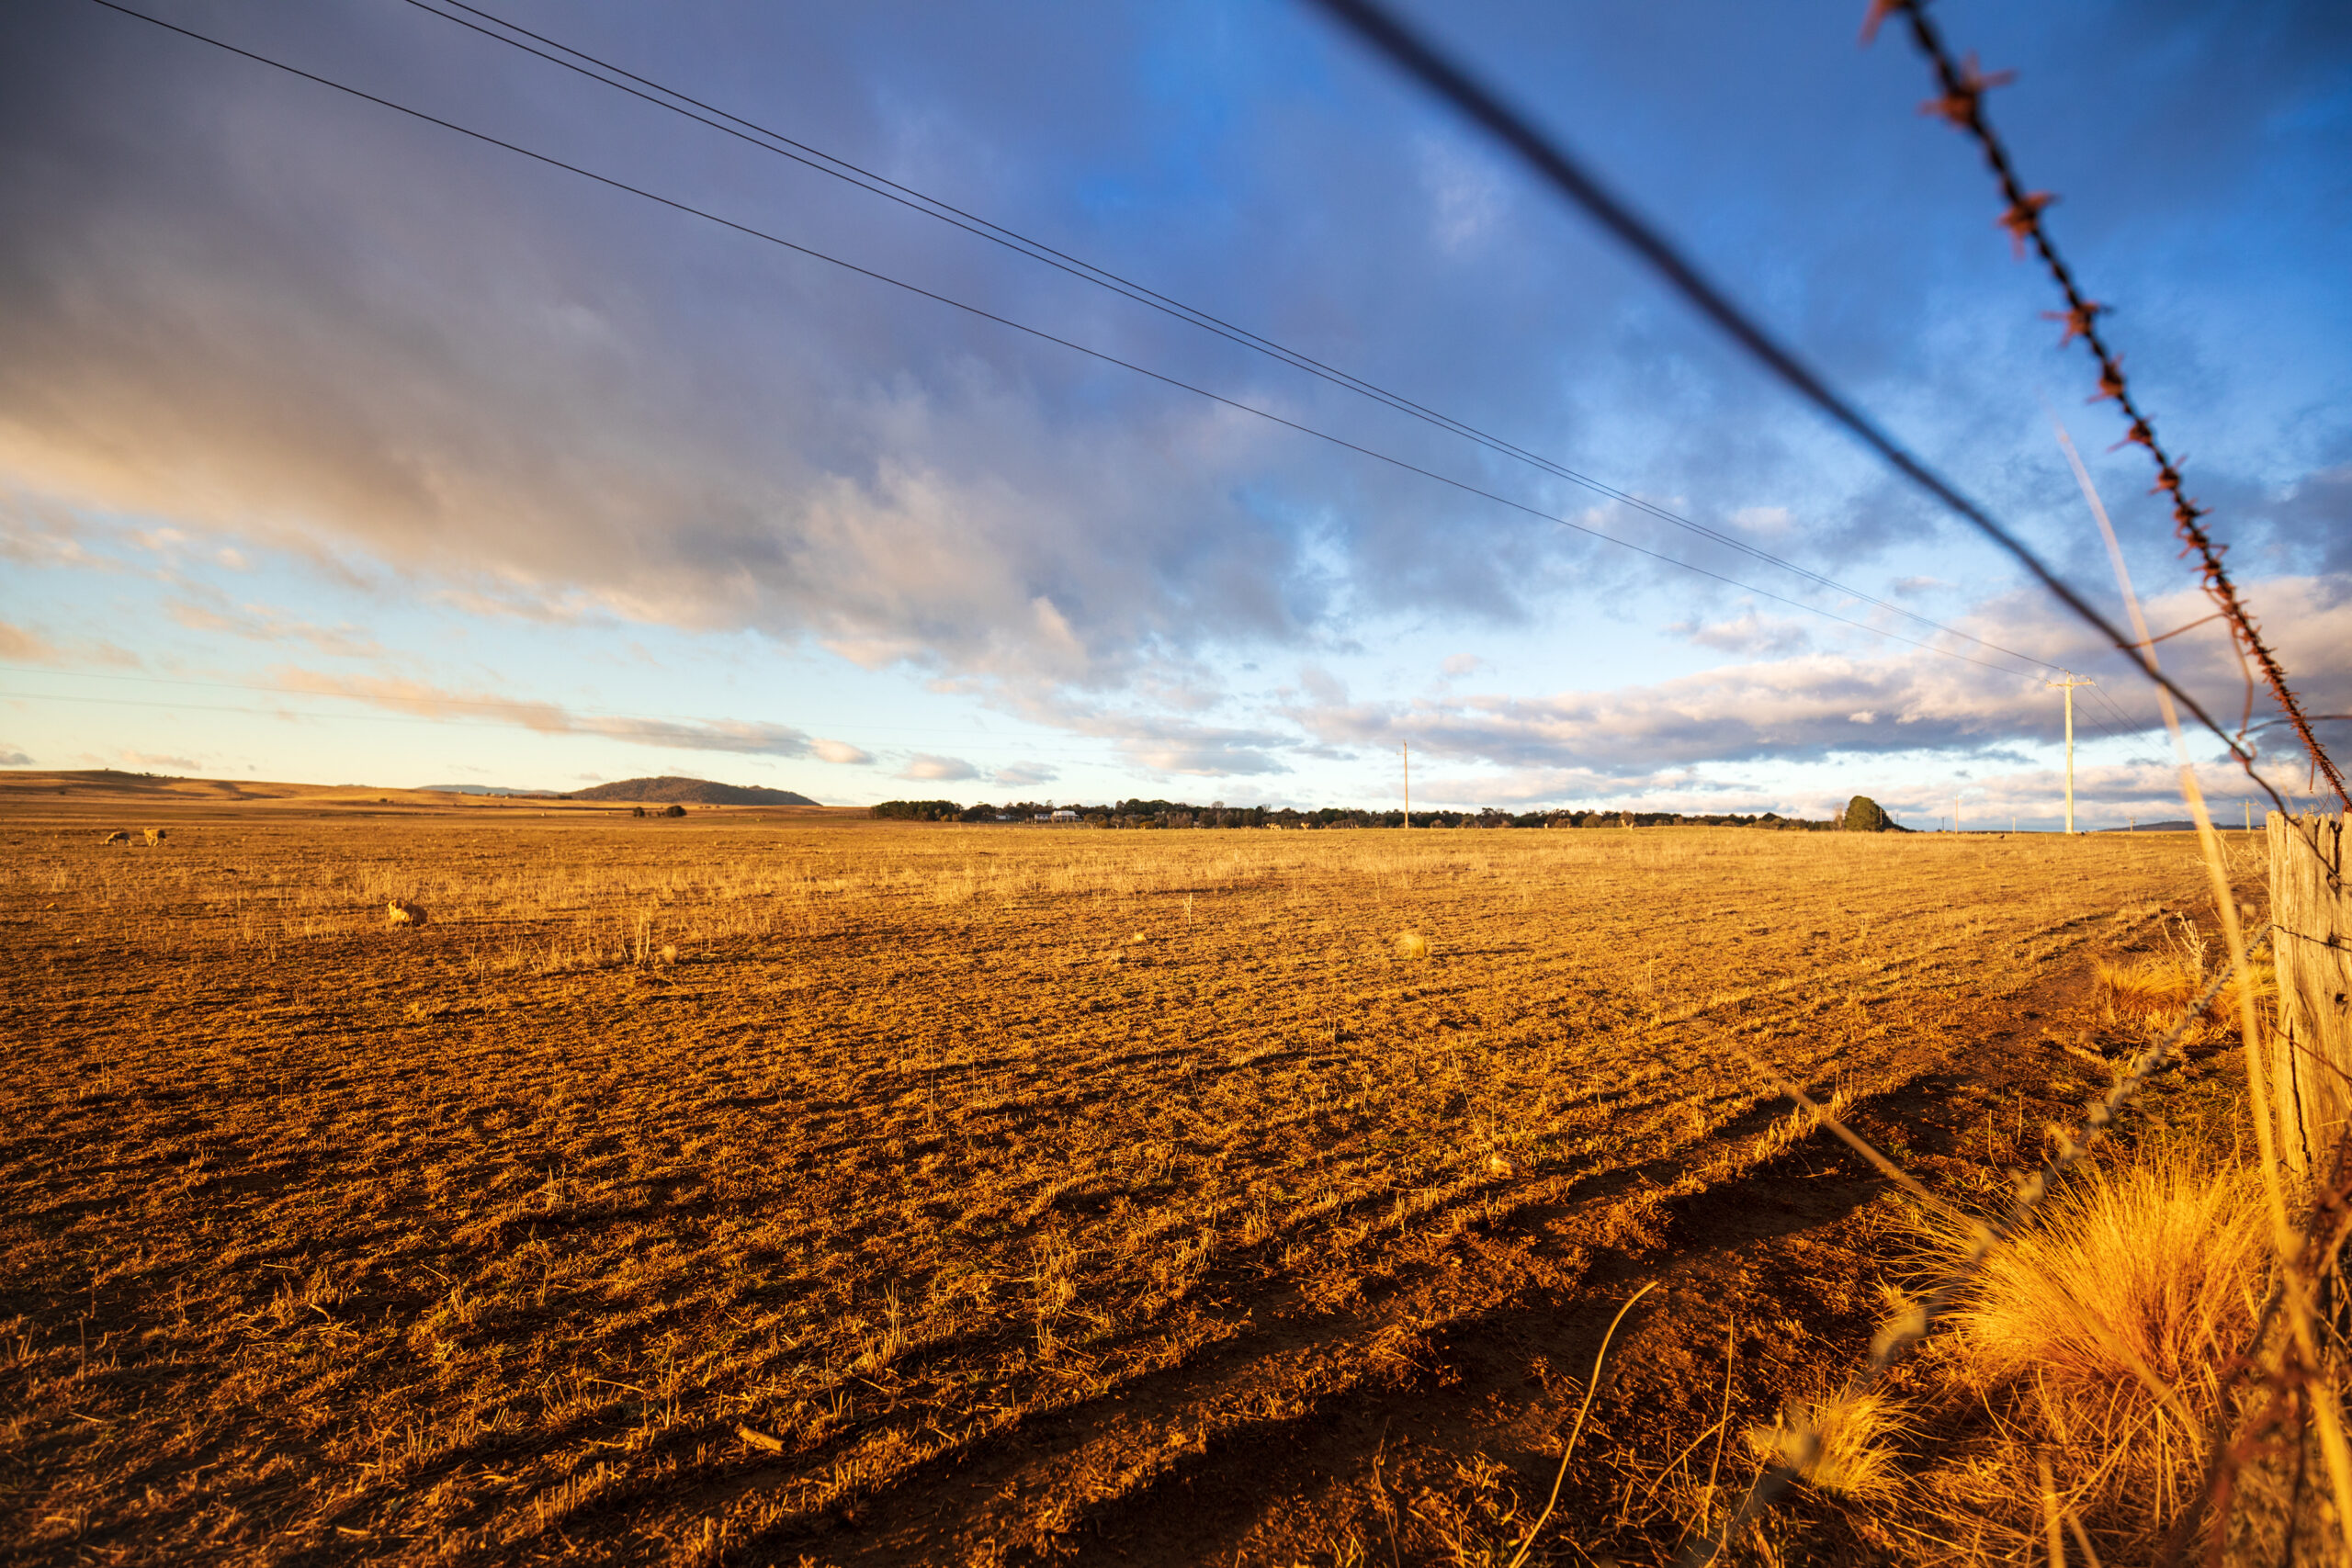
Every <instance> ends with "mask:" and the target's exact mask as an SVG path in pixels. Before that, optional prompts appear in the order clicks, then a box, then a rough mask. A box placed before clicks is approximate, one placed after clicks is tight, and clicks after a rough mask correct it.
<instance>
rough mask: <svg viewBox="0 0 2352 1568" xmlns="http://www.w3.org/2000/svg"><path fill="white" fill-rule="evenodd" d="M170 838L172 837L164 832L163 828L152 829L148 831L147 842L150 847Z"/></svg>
mask: <svg viewBox="0 0 2352 1568" xmlns="http://www.w3.org/2000/svg"><path fill="white" fill-rule="evenodd" d="M170 837H171V835H170V834H169V833H166V832H165V831H164V829H161V828H150V829H147V842H148V844H149V845H150V846H153V845H155V844H160V843H162V842H163V841H164V840H165V839H168V838H170Z"/></svg>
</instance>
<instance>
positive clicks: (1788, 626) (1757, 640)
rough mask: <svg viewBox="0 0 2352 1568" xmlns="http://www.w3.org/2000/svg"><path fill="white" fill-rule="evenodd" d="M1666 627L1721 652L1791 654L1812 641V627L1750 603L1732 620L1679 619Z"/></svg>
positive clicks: (1705, 646) (1807, 646)
mask: <svg viewBox="0 0 2352 1568" xmlns="http://www.w3.org/2000/svg"><path fill="white" fill-rule="evenodd" d="M1666 629H1667V630H1668V632H1670V633H1672V634H1673V635H1674V636H1676V637H1686V638H1688V639H1689V640H1690V641H1691V642H1693V643H1695V644H1697V645H1698V646H1699V647H1701V648H1712V649H1715V650H1716V651H1718V652H1722V653H1746V654H1774V653H1793V652H1796V651H1797V650H1798V649H1804V648H1809V647H1811V646H1812V644H1813V629H1812V628H1811V627H1810V626H1806V625H1805V624H1804V623H1803V622H1801V621H1796V620H1792V619H1790V618H1788V617H1786V616H1766V615H1758V613H1757V612H1756V610H1755V609H1754V608H1753V607H1752V606H1751V607H1750V608H1749V609H1748V610H1747V613H1746V614H1744V615H1740V616H1738V617H1736V619H1733V620H1727V621H1715V622H1712V623H1709V624H1707V625H1705V626H1702V625H1700V624H1699V623H1697V622H1695V621H1679V622H1677V623H1676V624H1674V625H1673V626H1668V627H1667V628H1666Z"/></svg>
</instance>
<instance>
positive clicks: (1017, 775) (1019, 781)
mask: <svg viewBox="0 0 2352 1568" xmlns="http://www.w3.org/2000/svg"><path fill="white" fill-rule="evenodd" d="M1058 776H1059V775H1057V773H1055V772H1054V770H1053V769H1051V768H1048V767H1044V766H1041V765H1039V764H1037V763H1034V762H1016V763H1014V764H1013V765H1012V767H1009V768H999V769H998V770H997V771H996V772H995V773H991V774H989V777H990V778H991V779H993V780H994V781H995V782H996V783H998V784H1003V785H1005V786H1006V787H1007V788H1009V789H1027V788H1029V787H1031V786H1032V785H1034V784H1051V783H1052V782H1053V781H1054V780H1055V779H1056V778H1057V777H1058Z"/></svg>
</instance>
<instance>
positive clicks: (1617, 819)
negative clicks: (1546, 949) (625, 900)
mask: <svg viewBox="0 0 2352 1568" xmlns="http://www.w3.org/2000/svg"><path fill="white" fill-rule="evenodd" d="M868 814H869V815H870V816H873V817H876V818H881V819H883V820H886V821H902V822H1030V823H1035V822H1053V821H1057V820H1058V821H1061V822H1064V823H1077V824H1080V825H1082V826H1086V827H1091V828H1138V829H1140V828H1306V829H1334V828H1403V827H1407V826H1410V827H1414V828H1760V829H1767V830H1773V831H1780V832H1794V833H1828V832H1837V831H1838V830H1840V829H1847V830H1850V831H1856V832H1885V831H1894V832H1902V831H1905V830H1906V829H1902V828H1899V827H1897V826H1896V825H1895V822H1894V818H1891V817H1889V816H1888V815H1887V814H1886V813H1885V812H1884V811H1883V810H1882V809H1881V808H1880V807H1879V805H1878V803H1877V802H1876V801H1873V800H1871V798H1870V797H1869V796H1868V795H1856V796H1854V798H1853V799H1852V800H1851V801H1850V802H1849V803H1848V805H1847V807H1846V809H1845V810H1844V811H1842V812H1840V813H1839V814H1838V816H1837V817H1835V818H1830V819H1829V820H1827V821H1816V820H1811V819H1807V818H1797V817H1782V816H1781V815H1780V814H1779V813H1777V812H1771V811H1767V812H1765V813H1763V814H1762V815H1760V816H1741V815H1739V814H1737V813H1724V814H1722V815H1712V816H1710V815H1697V816H1694V815H1688V814H1684V813H1679V812H1673V811H1634V810H1630V809H1623V808H1617V807H1610V808H1607V809H1601V810H1571V809H1568V808H1566V807H1555V808H1551V809H1545V810H1536V811H1521V812H1509V811H1498V810H1494V809H1491V808H1488V809H1485V810H1479V811H1416V812H1414V813H1413V817H1412V821H1411V822H1410V823H1409V824H1408V823H1407V821H1406V819H1405V814H1404V813H1403V812H1402V811H1368V810H1364V809H1362V808H1360V807H1346V806H1326V807H1319V808H1318V809H1317V810H1313V811H1298V810H1295V809H1293V808H1291V807H1286V806H1285V807H1271V806H1227V805H1226V804H1225V802H1223V801H1221V800H1218V801H1212V802H1210V803H1209V804H1208V805H1206V806H1198V805H1194V804H1193V803H1192V802H1190V801H1182V800H1120V801H1114V802H1112V803H1110V804H1108V805H1102V806H1082V805H1076V804H1072V805H1066V806H1055V805H1052V804H1050V803H1047V802H1041V801H1031V800H1023V801H1013V802H1010V803H1007V804H1005V805H1001V806H991V805H989V804H986V803H980V804H977V805H971V806H966V805H962V804H960V803H958V802H956V801H953V800H886V801H884V802H883V803H882V804H881V805H879V806H876V807H869V808H868Z"/></svg>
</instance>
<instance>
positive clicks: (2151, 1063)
mask: <svg viewBox="0 0 2352 1568" xmlns="http://www.w3.org/2000/svg"><path fill="white" fill-rule="evenodd" d="M2270 934H2271V926H2270V923H2269V922H2268V921H2267V920H2266V921H2264V922H2263V924H2262V927H2261V929H2260V930H2258V931H2256V932H2255V934H2254V936H2253V937H2252V938H2251V939H2250V940H2249V941H2248V942H2246V944H2245V952H2246V956H2247V957H2249V958H2251V957H2252V956H2253V955H2254V953H2255V951H2256V949H2258V948H2259V947H2261V945H2262V944H2263V942H2266V941H2267V940H2268V939H2269V937H2270ZM2235 976H2236V971H2235V970H2234V969H2223V970H2222V971H2221V972H2220V973H2219V974H2217V975H2216V976H2213V978H2212V980H2211V981H2210V982H2209V983H2208V984H2207V985H2206V987H2205V989H2204V990H2203V991H2202V992H2201V993H2199V996H2198V998H2197V999H2196V1000H2194V1001H2192V1002H2190V1003H2189V1004H2188V1011H2187V1012H2185V1013H2183V1014H2182V1015H2181V1019H2180V1021H2179V1022H2178V1023H2177V1024H2175V1025H2173V1027H2172V1031H2171V1032H2169V1033H2167V1034H2166V1035H2165V1037H2164V1038H2163V1039H2162V1040H2159V1041H2157V1042H2156V1043H2154V1044H2153V1045H2151V1046H2149V1047H2148V1048H2147V1049H2145V1050H2143V1051H2142V1052H2140V1053H2138V1054H2137V1055H2134V1056H2133V1057H2132V1058H2131V1061H2130V1062H2128V1063H2126V1064H2125V1066H2124V1069H2123V1071H2122V1073H2121V1074H2120V1075H2119V1076H2118V1077H2116V1080H2115V1084H2114V1086H2113V1087H2112V1088H2110V1089H2109V1090H2108V1091H2107V1093H2106V1095H2105V1096H2103V1097H2102V1098H2101V1099H2099V1100H2098V1101H2097V1102H2095V1103H2094V1104H2093V1105H2092V1106H2091V1107H2090V1109H2089V1111H2086V1113H2085V1115H2084V1117H2083V1130H2082V1135H2081V1136H2080V1138H2079V1139H2077V1138H2076V1137H2074V1136H2072V1135H2070V1134H2067V1133H2066V1132H2065V1131H2064V1130H2063V1129H2061V1128H2059V1127H2057V1126H2056V1125H2055V1124H2053V1125H2052V1127H2051V1132H2052V1133H2053V1134H2056V1139H2057V1148H2056V1150H2055V1152H2053V1153H2052V1155H2051V1156H2050V1157H2049V1158H2047V1159H2045V1160H2043V1161H2042V1162H2041V1166H2040V1167H2039V1168H2036V1169H2035V1170H2034V1171H2033V1172H2031V1173H2030V1175H2027V1176H2025V1177H2022V1178H2020V1179H2018V1188H2017V1194H2016V1196H2015V1197H2014V1198H2012V1199H2011V1200H2010V1201H2009V1208H2008V1212H2007V1213H2005V1214H2003V1215H2002V1216H2001V1217H2000V1218H1999V1219H1997V1220H1993V1221H1988V1222H1986V1223H1985V1224H1981V1225H1979V1226H1978V1227H1977V1229H1976V1233H1975V1235H1974V1236H1973V1238H1972V1239H1971V1240H1970V1242H1969V1244H1968V1247H1967V1250H1966V1251H1964V1252H1963V1253H1962V1254H1961V1256H1960V1258H1959V1259H1958V1260H1957V1261H1956V1262H1954V1263H1953V1264H1952V1266H1951V1268H1950V1269H1947V1270H1945V1272H1944V1275H1943V1277H1942V1278H1941V1279H1939V1280H1937V1281H1936V1283H1935V1285H1934V1287H1933V1288H1932V1289H1930V1290H1929V1291H1928V1292H1927V1294H1926V1295H1924V1296H1922V1297H1920V1298H1919V1299H1918V1300H1917V1301H1916V1302H1914V1303H1912V1304H1911V1305H1910V1306H1909V1307H1908V1308H1907V1309H1906V1310H1905V1311H1903V1312H1901V1313H1899V1314H1896V1315H1895V1316H1894V1317H1893V1318H1892V1319H1890V1320H1889V1321H1888V1322H1887V1323H1886V1324H1885V1325H1883V1326H1882V1327H1881V1328H1880V1329H1879V1331H1878V1335H1877V1337H1875V1338H1874V1339H1872V1340H1871V1356H1870V1359H1869V1360H1868V1361H1866V1362H1865V1363H1863V1366H1862V1370H1861V1371H1859V1372H1857V1373H1855V1375H1854V1376H1853V1377H1852V1378H1851V1379H1850V1380H1849V1382H1848V1383H1847V1385H1846V1393H1847V1395H1848V1396H1849V1397H1852V1396H1855V1395H1860V1394H1864V1393H1870V1392H1871V1390H1872V1389H1873V1388H1875V1387H1877V1386H1878V1383H1879V1382H1880V1381H1881V1380H1882V1379H1883V1378H1884V1377H1885V1376H1886V1374H1887V1373H1889V1372H1890V1371H1894V1367H1895V1365H1896V1363H1898V1362H1899V1361H1901V1360H1902V1359H1904V1358H1905V1356H1907V1355H1909V1354H1910V1353H1911V1351H1912V1350H1913V1348H1916V1347H1917V1345H1918V1343H1919V1342H1920V1341H1921V1340H1922V1339H1925V1338H1926V1337H1928V1333H1929V1332H1930V1331H1931V1330H1932V1329H1933V1328H1934V1326H1935V1324H1936V1320H1937V1319H1938V1318H1939V1316H1941V1315H1942V1314H1943V1313H1944V1312H1945V1310H1946V1309H1947V1308H1949V1307H1950V1306H1951V1304H1952V1302H1953V1300H1954V1298H1956V1297H1957V1296H1958V1295H1959V1294H1960V1292H1961V1291H1962V1290H1963V1289H1964V1288H1966V1286H1967V1284H1968V1281H1969V1280H1971V1279H1972V1278H1973V1277H1974V1275H1975V1273H1976V1270H1977V1269H1978V1268H1979V1267H1980V1266H1982V1265H1983V1263H1984V1261H1985V1258H1989V1257H1990V1256H1992V1252H1993V1249H1994V1248H1995V1247H1997V1246H1999V1245H2000V1244H2001V1243H2002V1242H2004V1241H2007V1239H2008V1238H2010V1237H2011V1236H2013V1235H2017V1234H2018V1231H2020V1230H2022V1229H2023V1228H2024V1226H2025V1224H2026V1222H2027V1221H2028V1220H2030V1219H2031V1218H2032V1216H2033V1212H2034V1211H2035V1210H2036V1209H2038V1208H2040V1207H2041V1202H2042V1201H2043V1200H2044V1199H2046V1198H2048V1197H2049V1196H2050V1194H2051V1193H2052V1192H2053V1191H2054V1190H2057V1186H2058V1183H2059V1182H2060V1181H2062V1180H2064V1179H2065V1177H2066V1174H2067V1173H2068V1172H2069V1171H2071V1170H2073V1169H2074V1168H2075V1166H2076V1165H2078V1164H2080V1163H2081V1162H2082V1159H2083V1156H2086V1155H2087V1154H2089V1153H2090V1151H2091V1150H2092V1148H2093V1147H2095V1146H2096V1145H2098V1141H2099V1140H2100V1139H2101V1138H2103V1137H2105V1136H2106V1135H2107V1132H2108V1129H2109V1128H2110V1127H2111V1126H2113V1125H2114V1123H2115V1119H2116V1117H2117V1116H2118V1115H2119V1114H2120V1113H2121V1112H2122V1111H2124V1110H2126V1109H2127V1108H2129V1107H2130V1105H2131V1102H2132V1101H2133V1100H2137V1099H2138V1098H2139V1097H2140V1093H2141V1091H2142V1090H2143V1089H2146V1088H2147V1086H2148V1085H2149V1083H2150V1082H2151V1081H2153V1080H2154V1077H2155V1076H2156V1075H2157V1074H2158V1073H2160V1072H2162V1071H2163V1070H2164V1069H2165V1067H2167V1066H2171V1065H2172V1062H2173V1059H2174V1054H2175V1052H2176V1051H2177V1049H2178V1047H2179V1045H2180V1043H2181V1041H2182V1040H2183V1039H2184V1038H2186V1037H2187V1036H2188V1031H2189V1029H2190V1027H2191V1026H2192V1025H2194V1024H2195V1023H2196V1021H2198V1020H2199V1019H2200V1018H2202V1017H2203V1016H2204V1015H2205V1010H2207V1009H2208V1008H2210V1007H2211V1006H2212V1005H2213V1001H2214V999H2215V998H2218V997H2219V996H2220V995H2221V994H2222V990H2223V989H2224V988H2225V987H2227V986H2228V985H2229V983H2230V981H2231V980H2232V979H2233V978H2234V977H2235ZM1819 1450H1820V1438H1819V1436H1818V1435H1817V1434H1815V1433H1814V1432H1813V1431H1811V1430H1810V1429H1808V1430H1807V1431H1805V1432H1804V1434H1803V1436H1802V1438H1801V1441H1800V1444H1799V1446H1798V1448H1797V1450H1796V1451H1794V1452H1792V1453H1789V1454H1787V1455H1786V1456H1785V1457H1783V1458H1782V1459H1781V1461H1780V1462H1778V1463H1776V1464H1774V1465H1772V1466H1771V1467H1770V1469H1768V1470H1766V1471H1765V1472H1764V1473H1763V1474H1761V1475H1759V1476H1758V1477H1757V1478H1756V1483H1755V1484H1754V1485H1752V1486H1750V1487H1749V1488H1748V1490H1747V1496H1746V1497H1744V1498H1742V1499H1741V1500H1740V1505H1739V1507H1738V1508H1737V1509H1736V1510H1735V1511H1734V1512H1733V1515H1732V1517H1731V1519H1730V1521H1729V1522H1728V1523H1727V1524H1725V1525H1724V1528H1723V1530H1722V1531H1721V1533H1719V1534H1717V1535H1715V1536H1713V1537H1711V1538H1708V1539H1706V1540H1699V1541H1694V1542H1693V1543H1692V1544H1691V1547H1689V1548H1688V1549H1686V1550H1685V1551H1684V1553H1683V1556H1682V1562H1684V1563H1686V1564H1695V1563H1703V1562H1713V1560H1714V1559H1715V1557H1716V1556H1717V1555H1718V1554H1720V1553H1721V1552H1722V1551H1723V1549H1724V1547H1726V1546H1728V1545H1729V1544H1730V1543H1731V1542H1732V1541H1734V1540H1737V1539H1738V1536H1739V1532H1740V1531H1741V1530H1743V1529H1747V1526H1748V1524H1749V1523H1750V1522H1751V1521H1752V1520H1754V1519H1755V1518H1756V1517H1758V1516H1759V1515H1761V1514H1762V1513H1763V1512H1764V1510H1765V1509H1767V1508H1769V1507H1770V1506H1772V1505H1773V1504H1774V1503H1775V1502H1777V1501H1779V1499H1780V1497H1781V1494H1782V1493H1784V1492H1786V1491H1787V1490H1788V1489H1789V1486H1790V1484H1791V1483H1793V1482H1795V1481H1796V1480H1797V1479H1798V1477H1799V1476H1801V1475H1802V1474H1803V1473H1804V1469H1805V1467H1806V1466H1807V1465H1809V1464H1811V1463H1812V1462H1813V1461H1814V1459H1815V1457H1816V1456H1817V1454H1818V1453H1819Z"/></svg>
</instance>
